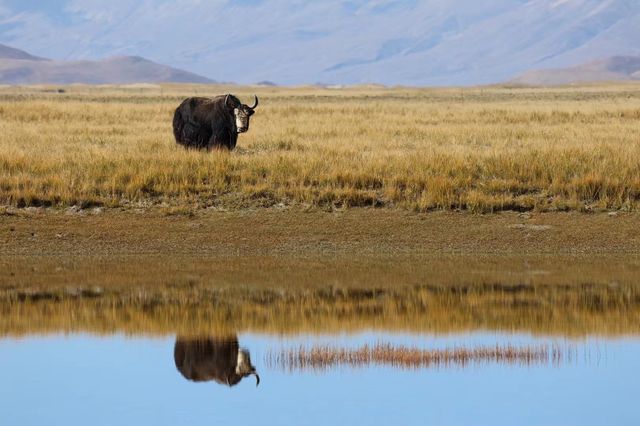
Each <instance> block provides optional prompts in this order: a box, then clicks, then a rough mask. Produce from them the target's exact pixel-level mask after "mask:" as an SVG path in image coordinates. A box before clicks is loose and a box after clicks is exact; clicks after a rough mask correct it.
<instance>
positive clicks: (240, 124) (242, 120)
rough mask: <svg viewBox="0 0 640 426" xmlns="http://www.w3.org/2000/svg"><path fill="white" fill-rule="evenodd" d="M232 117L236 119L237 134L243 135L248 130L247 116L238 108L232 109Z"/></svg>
mask: <svg viewBox="0 0 640 426" xmlns="http://www.w3.org/2000/svg"><path fill="white" fill-rule="evenodd" d="M233 115H235V117H236V127H237V129H238V133H243V132H246V131H247V130H249V114H247V113H246V112H244V111H243V110H242V109H240V108H234V110H233Z"/></svg>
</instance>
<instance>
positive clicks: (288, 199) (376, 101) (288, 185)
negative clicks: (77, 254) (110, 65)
mask: <svg viewBox="0 0 640 426" xmlns="http://www.w3.org/2000/svg"><path fill="white" fill-rule="evenodd" d="M66 90H67V91H66V93H62V94H57V93H50V92H48V91H46V90H45V88H8V89H2V90H0V204H5V205H13V206H39V205H43V206H50V205H51V206H70V205H80V206H89V205H104V206H126V205H132V204H133V205H138V206H148V205H153V204H154V205H157V204H162V203H166V204H169V205H170V206H174V207H178V208H182V209H184V208H187V209H194V208H201V207H208V206H223V207H238V206H246V205H252V206H262V205H266V206H271V205H275V204H278V203H284V204H299V205H310V206H321V207H328V208H334V207H350V206H387V207H398V208H403V209H411V210H418V211H426V210H430V209H467V210H471V211H475V212H485V211H495V210H505V209H518V210H531V209H537V210H591V209H628V210H631V209H636V208H637V206H638V203H639V201H640V162H638V161H637V159H638V158H640V137H639V135H640V87H639V86H638V85H621V86H605V87H587V88H580V89H575V88H558V89H508V88H477V89H464V90H461V89H431V90H429V89H379V88H370V89H366V88H354V89H348V90H323V89H316V88H300V89H284V88H283V89H280V88H255V89H254V88H238V87H233V88H229V87H220V86H164V87H162V88H157V89H154V88H147V89H145V88H142V87H140V88H136V87H134V88H117V87H106V88H104V87H103V88H87V87H69V88H67V89H66ZM228 91H233V92H234V93H236V94H238V95H240V96H241V98H243V99H249V95H250V94H252V93H253V92H257V94H258V95H259V96H260V98H261V102H260V107H259V109H258V111H257V114H256V115H255V116H254V118H253V120H252V124H251V130H250V131H249V133H247V134H244V135H241V136H240V139H239V144H238V146H239V148H238V149H237V150H236V151H234V152H232V153H227V152H212V153H208V152H193V151H185V150H183V149H181V148H178V147H177V146H176V144H175V142H174V141H173V137H172V132H171V117H172V113H173V110H174V109H175V107H176V106H177V105H178V104H179V102H180V100H181V99H183V98H184V97H186V96H190V95H194V94H198V95H214V94H218V93H225V92H228Z"/></svg>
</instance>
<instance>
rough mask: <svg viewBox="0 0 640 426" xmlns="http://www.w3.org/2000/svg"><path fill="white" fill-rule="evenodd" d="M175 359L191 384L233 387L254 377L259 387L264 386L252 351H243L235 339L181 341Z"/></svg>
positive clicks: (178, 340) (210, 338) (211, 338)
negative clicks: (251, 356) (206, 383)
mask: <svg viewBox="0 0 640 426" xmlns="http://www.w3.org/2000/svg"><path fill="white" fill-rule="evenodd" d="M173 359H174V361H175V363H176V368H177V369H178V371H179V372H180V374H182V376H184V378H185V379H187V380H191V381H194V382H204V381H209V380H214V381H216V382H218V383H220V384H223V385H227V386H233V385H236V384H238V383H239V382H240V380H242V379H243V378H245V377H247V376H250V375H254V376H256V386H257V385H258V384H260V376H258V373H256V369H255V367H254V366H253V365H251V358H250V357H249V351H247V350H246V349H241V348H240V346H239V345H238V338H237V337H235V336H233V337H229V338H217V337H209V338H197V339H187V338H183V337H178V338H177V339H176V344H175V347H174V349H173Z"/></svg>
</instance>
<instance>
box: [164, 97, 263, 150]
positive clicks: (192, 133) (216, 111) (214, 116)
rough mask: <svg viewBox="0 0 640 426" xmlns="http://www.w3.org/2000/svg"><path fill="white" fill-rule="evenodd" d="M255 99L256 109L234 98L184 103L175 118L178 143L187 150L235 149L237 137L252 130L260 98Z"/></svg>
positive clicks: (254, 105) (174, 130) (174, 127)
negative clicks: (251, 123)
mask: <svg viewBox="0 0 640 426" xmlns="http://www.w3.org/2000/svg"><path fill="white" fill-rule="evenodd" d="M254 98H255V102H254V104H253V106H248V105H245V104H243V103H242V102H240V100H239V99H238V98H236V97H235V96H233V95H232V94H227V95H221V96H216V97H214V98H203V97H192V98H187V99H185V100H184V101H182V103H181V104H180V106H178V108H176V111H175V113H174V114H173V135H174V136H175V138H176V142H177V143H178V144H180V145H183V146H184V147H186V148H195V149H207V150H212V149H223V148H226V149H228V150H232V149H234V148H235V147H236V142H237V141H238V133H244V132H246V131H248V130H249V117H251V116H252V115H253V114H254V112H255V109H256V107H257V106H258V97H257V96H255V95H254Z"/></svg>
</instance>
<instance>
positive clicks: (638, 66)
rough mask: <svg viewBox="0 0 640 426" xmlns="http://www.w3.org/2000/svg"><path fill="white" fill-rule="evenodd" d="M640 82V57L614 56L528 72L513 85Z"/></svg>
mask: <svg viewBox="0 0 640 426" xmlns="http://www.w3.org/2000/svg"><path fill="white" fill-rule="evenodd" d="M631 80H640V56H612V57H610V58H606V59H601V60H598V61H593V62H588V63H586V64H582V65H578V66H574V67H569V68H557V69H548V70H534V71H528V72H526V73H524V74H522V75H520V76H518V77H516V78H515V79H513V80H511V83H515V84H525V85H531V86H553V85H561V84H574V83H591V82H604V81H631Z"/></svg>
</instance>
